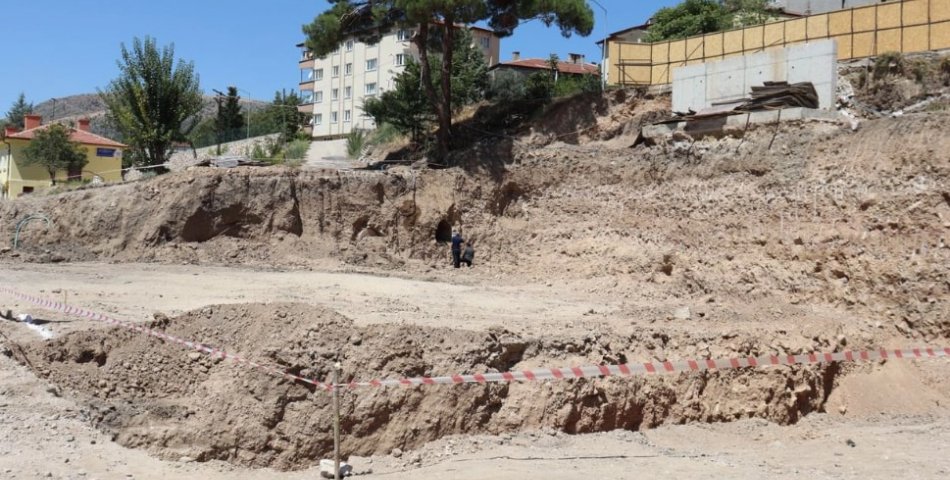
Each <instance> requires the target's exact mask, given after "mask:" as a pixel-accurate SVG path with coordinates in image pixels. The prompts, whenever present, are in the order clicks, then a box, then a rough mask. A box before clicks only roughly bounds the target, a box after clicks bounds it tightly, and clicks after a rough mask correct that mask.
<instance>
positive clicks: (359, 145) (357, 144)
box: [346, 130, 367, 160]
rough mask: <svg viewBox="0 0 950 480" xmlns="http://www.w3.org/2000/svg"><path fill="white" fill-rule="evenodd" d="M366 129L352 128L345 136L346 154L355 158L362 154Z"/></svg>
mask: <svg viewBox="0 0 950 480" xmlns="http://www.w3.org/2000/svg"><path fill="white" fill-rule="evenodd" d="M366 138H367V135H366V131H365V130H353V131H351V132H350V134H349V135H347V136H346V155H347V156H348V157H350V158H351V159H353V160H355V159H358V158H360V155H362V154H363V147H365V146H366V144H367V143H366Z"/></svg>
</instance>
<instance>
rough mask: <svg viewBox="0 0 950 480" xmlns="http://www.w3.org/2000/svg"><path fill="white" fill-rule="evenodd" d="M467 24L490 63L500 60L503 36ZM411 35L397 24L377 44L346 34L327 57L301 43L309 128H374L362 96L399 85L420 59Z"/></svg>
mask: <svg viewBox="0 0 950 480" xmlns="http://www.w3.org/2000/svg"><path fill="white" fill-rule="evenodd" d="M466 28H468V29H469V31H470V32H471V33H472V39H473V42H474V43H475V45H476V46H477V47H478V48H480V49H481V50H482V53H483V54H484V55H485V60H486V61H487V62H488V65H489V66H492V65H494V64H496V63H498V56H499V52H500V51H501V39H500V38H499V37H498V36H497V35H495V34H494V32H492V31H491V30H488V29H485V28H481V27H466ZM412 35H413V31H412V30H411V29H409V28H398V29H394V30H392V31H390V32H389V33H387V34H385V35H384V36H383V37H382V38H381V39H380V40H379V42H377V43H375V44H372V45H371V44H368V43H363V42H360V41H358V40H356V39H352V38H351V39H347V40H345V41H344V42H343V43H341V44H340V46H339V48H338V49H337V50H336V51H334V52H333V53H331V54H329V55H327V56H326V57H323V58H314V57H313V55H312V54H311V53H310V52H309V51H307V50H306V47H305V46H304V44H299V45H297V46H298V47H300V48H301V50H302V53H301V60H300V62H299V67H300V98H301V104H300V106H299V107H298V110H300V111H301V112H303V113H306V114H308V115H310V122H309V123H310V125H309V128H307V129H305V130H309V131H310V133H311V135H312V136H313V138H317V139H323V138H335V137H341V136H345V135H347V134H349V133H350V132H351V131H353V130H354V129H363V130H369V129H373V128H375V127H376V125H375V123H374V122H373V119H372V117H370V116H368V115H366V114H365V113H363V109H362V106H363V101H364V100H366V99H367V98H370V97H374V96H376V95H379V94H381V93H382V92H385V91H387V90H390V89H392V88H394V87H395V78H396V75H398V74H399V73H400V72H402V70H403V68H404V65H405V64H406V60H407V59H409V58H410V56H412V57H413V58H416V59H418V52H417V51H416V48H415V47H414V46H413V45H412V43H411V42H410V40H409V39H410V38H411V37H412ZM420 95H422V92H420Z"/></svg>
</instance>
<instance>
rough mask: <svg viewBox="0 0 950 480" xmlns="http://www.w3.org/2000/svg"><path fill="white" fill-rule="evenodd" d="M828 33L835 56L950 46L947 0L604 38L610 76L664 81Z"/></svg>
mask: <svg viewBox="0 0 950 480" xmlns="http://www.w3.org/2000/svg"><path fill="white" fill-rule="evenodd" d="M827 38H831V39H834V40H835V41H836V42H837V45H838V58H839V59H840V60H849V59H854V58H865V57H871V56H875V55H880V54H882V53H885V52H904V53H914V52H923V51H929V50H941V49H950V0H904V1H902V2H891V3H886V4H875V5H869V6H866V7H859V8H853V9H850V10H840V11H836V12H829V13H826V14H821V15H812V16H809V17H805V18H796V19H791V20H784V21H778V22H773V23H768V24H765V25H757V26H752V27H747V28H744V29H735V30H728V31H725V32H716V33H709V34H705V35H699V36H694V37H690V38H686V39H683V40H673V41H667V42H657V43H652V44H640V43H636V44H634V43H629V44H628V43H623V42H610V45H609V55H608V58H609V60H610V61H611V63H612V64H613V65H611V66H610V69H609V71H610V80H611V82H612V83H624V84H630V83H635V84H644V83H648V84H664V83H669V82H670V80H671V76H672V75H671V72H672V69H674V68H677V67H679V66H683V65H692V64H696V63H703V62H708V61H714V60H720V59H723V58H729V57H736V56H740V55H745V54H747V53H753V52H757V51H762V50H764V49H767V48H771V47H785V46H789V45H794V44H799V43H803V42H806V41H815V40H821V39H827Z"/></svg>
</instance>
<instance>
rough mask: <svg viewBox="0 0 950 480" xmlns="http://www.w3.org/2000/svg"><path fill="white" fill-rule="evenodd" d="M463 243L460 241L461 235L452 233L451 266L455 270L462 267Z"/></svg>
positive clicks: (463, 241)
mask: <svg viewBox="0 0 950 480" xmlns="http://www.w3.org/2000/svg"><path fill="white" fill-rule="evenodd" d="M463 243H465V240H463V239H462V234H460V233H459V232H453V233H452V265H454V266H455V268H459V267H461V266H462V244H463Z"/></svg>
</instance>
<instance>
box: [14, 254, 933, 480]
mask: <svg viewBox="0 0 950 480" xmlns="http://www.w3.org/2000/svg"><path fill="white" fill-rule="evenodd" d="M0 274H2V275H3V277H4V278H6V279H8V281H9V282H10V284H13V285H15V286H16V288H19V289H22V290H25V291H27V292H29V293H34V294H41V295H46V296H49V297H54V298H65V299H66V300H67V301H68V302H69V303H71V304H77V305H83V306H86V307H90V308H95V309H99V310H105V311H109V312H112V313H114V314H116V315H117V316H120V317H122V318H124V319H129V320H147V319H150V318H151V315H152V313H153V312H156V311H163V312H168V313H177V312H181V311H186V310H190V309H195V308H199V307H201V306H204V305H208V304H215V303H249V302H259V301H272V302H283V301H305V302H306V301H310V302H320V303H324V304H326V305H328V306H331V307H332V308H335V309H337V310H339V311H340V312H341V313H344V314H346V315H348V316H351V317H352V318H354V319H357V323H362V324H372V323H393V322H397V323H399V322H402V323H415V324H419V325H424V326H442V325H444V321H445V319H448V318H453V319H456V318H457V319H461V320H460V323H464V324H465V325H466V326H468V327H470V328H473V329H481V328H488V327H490V326H492V325H495V324H497V323H498V320H499V319H503V320H505V322H504V323H506V324H509V325H512V326H513V327H515V328H518V329H521V330H525V331H534V332H539V330H538V328H539V324H538V323H537V322H539V321H540V320H543V319H547V321H550V322H551V323H550V325H552V326H553V325H561V326H564V325H569V324H570V322H571V320H570V319H576V318H583V314H584V312H585V311H587V310H589V309H590V308H594V307H596V308H599V309H604V304H603V303H602V302H601V301H599V300H600V299H597V300H598V301H592V300H591V299H590V295H589V294H572V293H571V292H570V291H568V290H566V289H562V288H559V287H557V286H551V287H548V286H546V285H538V286H524V287H517V286H511V285H508V286H506V285H498V286H492V287H475V286H468V285H459V284H453V283H449V282H426V281H416V280H406V279H400V278H395V277H380V276H373V275H368V274H350V273H328V272H312V271H288V272H277V271H270V272H262V271H255V270H251V269H240V268H225V267H221V268H207V267H200V268H199V267H195V266H167V265H166V266H159V265H137V264H127V265H113V264H101V263H98V264H72V265H55V266H48V265H46V266H44V265H30V266H10V265H7V266H4V268H3V269H2V272H0ZM450 274H452V273H450ZM397 299H398V301H397ZM5 306H6V308H12V309H14V310H15V311H16V312H21V311H30V312H31V313H34V314H35V315H37V316H39V317H40V318H44V319H48V320H53V321H54V322H52V323H49V324H47V325H45V327H46V328H48V329H50V331H51V332H52V333H53V335H54V336H61V335H64V334H67V333H68V332H71V331H79V330H86V329H89V328H95V327H94V325H93V324H89V323H85V322H82V321H73V320H72V319H66V318H60V317H56V316H55V315H53V316H49V315H44V314H43V313H42V312H38V311H36V310H35V309H26V307H25V306H23V305H16V304H9V303H7V304H5ZM420 310H424V311H425V312H427V314H426V315H420V314H419V313H418V312H419V311H420ZM453 312H454V313H453ZM437 315H439V316H437ZM66 320H70V321H68V322H65V321H66ZM58 321H64V322H63V323H58ZM0 332H2V333H3V335H4V336H5V337H6V338H5V340H16V341H18V342H25V341H36V340H37V338H38V337H37V332H36V331H34V330H30V329H26V328H25V327H24V326H23V325H20V324H13V323H9V322H2V323H0ZM908 369H911V370H908ZM948 372H950V362H948V361H936V362H921V364H920V365H916V366H904V365H901V364H895V363H892V364H889V365H887V366H885V367H884V368H881V367H873V368H872V367H868V368H865V369H864V371H863V373H862V372H858V373H857V374H854V375H851V376H848V377H846V378H845V379H844V380H843V381H842V383H841V385H840V386H839V388H838V389H836V390H835V392H834V393H833V395H832V398H831V399H829V405H833V408H830V409H829V411H830V412H834V413H831V414H813V415H810V416H807V417H805V418H804V420H802V421H800V422H799V423H798V424H796V425H793V426H788V427H781V426H778V425H775V424H771V423H769V422H767V421H764V420H755V419H753V420H742V421H739V422H734V423H730V424H696V425H687V426H662V427H660V428H657V429H653V430H646V431H643V432H629V431H616V432H609V433H600V434H591V435H576V436H570V435H565V434H563V433H560V432H556V431H553V430H541V431H529V432H522V433H516V434H506V435H501V436H461V437H459V436H451V437H446V438H442V439H440V440H437V441H435V442H432V443H430V444H428V445H426V446H424V447H422V448H420V449H419V450H417V451H407V452H395V453H394V455H389V456H375V457H360V458H353V459H351V460H352V463H353V464H354V466H355V467H356V469H357V471H359V472H367V471H370V470H371V471H372V472H373V474H371V475H366V478H407V479H408V478H415V477H418V476H419V475H425V476H427V477H431V478H461V479H468V478H471V479H476V478H485V475H486V474H487V473H488V472H491V475H492V477H494V478H512V479H515V478H517V479H535V478H537V479H541V478H565V479H566V478H577V476H579V475H583V476H595V477H602V478H640V477H642V475H643V474H644V473H648V474H651V475H653V476H657V477H671V476H674V475H675V476H681V477H685V478H723V477H728V478H750V479H751V478H762V477H764V476H767V477H784V478H800V477H802V476H817V477H821V478H859V477H860V478H883V477H890V476H897V475H903V476H910V477H911V478H943V477H945V476H946V475H947V473H950V460H946V458H947V457H946V456H945V455H943V454H942V452H943V451H945V450H946V449H947V447H948V446H950V434H948V433H947V432H948V431H950V430H948V428H947V427H950V411H948V410H947V409H946V403H943V404H941V401H942V400H943V399H945V398H946V396H947V394H950V392H948V391H945V390H947V389H946V388H944V387H945V386H946V382H941V381H939V380H940V378H945V377H946V375H947V373H948ZM914 373H916V374H914ZM921 373H922V374H921ZM928 379H929V380H928ZM931 380H932V381H931ZM60 395H63V394H62V393H61V392H60V391H59V388H58V387H56V386H54V385H52V384H49V383H47V382H46V381H45V380H42V379H38V378H37V377H36V376H34V374H33V373H32V372H30V371H29V370H28V369H27V368H25V367H23V366H20V365H17V364H16V363H15V362H14V361H12V360H11V359H9V358H6V357H0V405H2V408H0V437H2V438H4V439H5V441H4V442H3V444H2V447H0V472H2V473H3V474H4V476H5V478H49V477H52V478H74V479H89V478H143V479H144V478H165V477H169V476H172V477H175V478H196V479H197V478H210V479H215V478H247V479H257V478H281V479H284V478H286V479H296V478H313V477H314V476H315V475H316V474H317V472H316V470H315V469H310V470H305V471H297V472H277V471H274V470H270V469H245V468H241V467H238V466H235V465H232V464H229V463H225V462H219V461H211V462H206V463H194V462H189V461H185V462H182V461H177V462H176V461H163V460H160V459H158V458H155V457H152V456H149V455H148V454H147V453H145V452H144V451H141V450H134V449H126V448H123V447H121V446H119V445H118V444H116V443H113V442H111V441H110V438H109V437H108V436H107V435H105V434H103V433H102V432H100V431H98V430H96V429H94V428H93V427H92V426H91V425H90V424H89V422H88V420H87V417H86V416H87V415H88V414H89V412H88V411H87V409H86V408H85V407H84V406H83V405H81V404H78V403H76V402H75V401H74V400H72V399H69V398H63V397H67V396H66V395H63V397H60ZM839 409H840V410H839ZM840 412H849V413H848V414H847V415H845V416H842V415H840ZM882 412H887V413H886V414H882ZM849 440H850V441H851V442H853V443H854V446H853V447H852V446H850V443H849ZM186 460H187V459H186Z"/></svg>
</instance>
